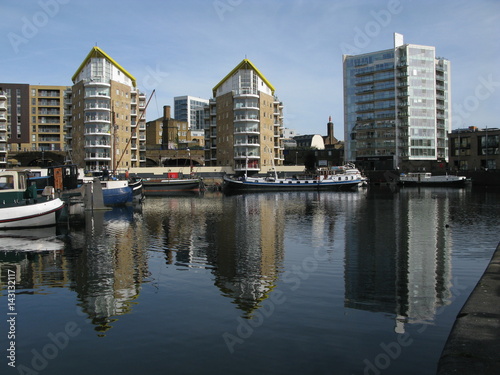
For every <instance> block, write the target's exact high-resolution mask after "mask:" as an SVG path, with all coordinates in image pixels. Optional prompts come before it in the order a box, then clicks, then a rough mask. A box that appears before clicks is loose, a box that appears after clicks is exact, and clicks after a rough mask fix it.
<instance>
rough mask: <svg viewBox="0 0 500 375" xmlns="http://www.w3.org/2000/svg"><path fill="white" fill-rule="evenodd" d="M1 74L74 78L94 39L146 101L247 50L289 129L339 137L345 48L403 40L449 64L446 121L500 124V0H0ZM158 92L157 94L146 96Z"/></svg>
mask: <svg viewBox="0 0 500 375" xmlns="http://www.w3.org/2000/svg"><path fill="white" fill-rule="evenodd" d="M0 25H1V28H0V51H1V52H0V82H7V83H29V84H32V85H67V86H71V85H72V82H71V77H72V76H73V74H74V73H75V72H76V70H77V69H78V67H79V66H80V64H81V63H82V61H83V60H84V59H85V57H86V56H87V54H88V53H89V51H90V50H91V49H92V48H93V47H94V46H96V45H97V46H99V47H100V48H101V49H103V50H104V51H105V52H106V53H107V54H108V55H110V56H111V57H112V58H113V59H114V60H115V61H117V62H118V63H119V64H120V65H121V66H122V67H123V68H124V69H126V70H127V71H128V72H129V73H131V74H132V75H134V76H135V77H136V79H137V84H138V87H139V89H140V90H141V91H143V92H145V94H146V95H147V98H148V99H149V98H151V101H150V104H149V105H148V108H147V116H146V118H147V120H148V121H149V120H153V119H156V118H159V117H161V115H162V108H163V106H164V105H170V106H172V107H173V98H174V97H176V96H183V95H192V96H197V97H201V98H205V99H209V98H210V97H211V96H212V88H213V87H214V86H215V85H217V84H218V83H219V82H220V81H221V80H222V79H223V78H224V77H225V76H226V75H227V74H228V73H229V72H230V71H231V70H232V69H233V68H234V67H235V66H236V65H238V64H239V63H240V62H241V61H242V60H243V59H245V58H248V59H249V60H250V61H252V63H253V64H254V65H255V66H256V67H257V68H258V69H259V70H260V71H261V73H262V74H263V75H264V76H265V77H266V78H267V79H268V80H269V81H270V82H271V84H272V85H273V86H274V87H275V89H276V91H275V94H276V95H277V96H278V98H279V100H280V101H282V102H283V104H284V125H285V127H287V128H290V129H294V130H295V131H296V132H297V133H299V134H322V135H326V131H327V129H326V124H327V122H328V118H329V116H331V117H332V121H333V122H334V124H335V127H334V132H335V136H336V137H337V138H338V139H340V140H343V139H344V115H343V72H342V55H343V54H354V55H355V54H362V53H369V52H373V51H378V50H384V49H390V48H392V47H393V35H394V33H400V34H403V35H404V42H405V43H409V44H418V45H428V46H435V47H436V55H437V56H439V57H444V58H446V59H448V60H450V61H451V67H452V71H451V72H452V73H451V80H452V87H451V95H452V113H453V128H454V129H457V128H464V127H468V126H477V127H479V128H485V127H488V128H494V127H500V120H499V116H498V115H499V113H500V111H499V107H500V69H499V68H500V40H499V35H500V0H474V1H470V0H442V1H431V0H414V1H411V0H383V1H382V0H380V1H379V0H338V1H337V0H141V1H132V0H120V1H108V0H85V1H83V0H80V1H79V0H0ZM153 90H154V95H151V94H152V92H153Z"/></svg>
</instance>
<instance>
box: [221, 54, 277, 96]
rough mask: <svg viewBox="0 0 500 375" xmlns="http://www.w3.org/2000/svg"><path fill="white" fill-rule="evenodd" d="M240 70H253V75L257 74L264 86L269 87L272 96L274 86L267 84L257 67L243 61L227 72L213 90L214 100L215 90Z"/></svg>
mask: <svg viewBox="0 0 500 375" xmlns="http://www.w3.org/2000/svg"><path fill="white" fill-rule="evenodd" d="M240 69H253V70H254V71H255V73H257V75H258V76H259V77H260V78H261V79H262V80H263V81H264V82H265V83H266V85H268V86H269V88H270V89H271V91H272V93H273V95H274V86H273V85H271V82H269V81H268V80H267V78H266V77H264V75H263V74H262V73H261V72H260V71H259V69H257V67H256V66H255V65H254V64H253V63H252V62H251V61H250V60H248V59H243V61H242V62H240V63H239V64H238V65H236V67H235V68H234V69H233V70H231V72H229V74H228V75H227V76H225V77H224V78H223V79H222V81H220V82H219V83H218V84H217V85H216V86H215V87H214V88H213V89H212V91H213V95H214V98H215V95H216V92H217V89H218V88H219V87H220V86H221V85H222V84H223V83H224V82H225V81H226V80H227V79H228V78H229V77H231V76H232V75H233V74H234V73H236V72H237V71H238V70H240Z"/></svg>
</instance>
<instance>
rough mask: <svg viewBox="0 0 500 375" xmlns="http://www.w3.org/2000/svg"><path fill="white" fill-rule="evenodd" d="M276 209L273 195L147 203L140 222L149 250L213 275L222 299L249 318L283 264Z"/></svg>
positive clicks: (172, 262) (178, 264)
mask: <svg viewBox="0 0 500 375" xmlns="http://www.w3.org/2000/svg"><path fill="white" fill-rule="evenodd" d="M221 198H222V197H221ZM281 207H282V205H281V204H279V202H278V201H277V199H276V196H274V195H268V196H266V195H241V196H233V197H229V198H224V199H207V200H203V199H201V200H197V201H196V202H194V201H193V200H192V199H183V198H176V197H172V198H168V199H161V198H159V199H148V200H146V202H145V209H144V212H145V215H144V221H145V223H146V226H147V227H148V230H149V237H150V241H151V242H150V244H149V246H150V248H151V249H161V251H164V252H165V259H166V263H167V264H168V265H172V266H176V267H178V268H181V267H186V268H207V269H212V270H213V271H212V272H213V275H214V278H215V280H214V283H215V285H216V286H217V287H218V288H219V289H220V290H221V292H222V294H223V295H224V296H226V297H228V298H231V299H232V300H233V302H234V304H235V305H236V306H237V307H238V308H239V309H241V310H242V311H243V312H244V316H245V317H251V315H252V312H253V311H254V310H255V309H257V308H258V307H259V303H260V302H262V301H263V300H264V299H266V298H268V295H269V293H270V291H271V290H272V289H273V288H274V286H275V282H276V279H277V277H278V270H279V268H280V264H281V262H282V259H283V235H284V230H283V227H282V226H283V220H281V218H282V217H283V212H281V211H282V208H281Z"/></svg>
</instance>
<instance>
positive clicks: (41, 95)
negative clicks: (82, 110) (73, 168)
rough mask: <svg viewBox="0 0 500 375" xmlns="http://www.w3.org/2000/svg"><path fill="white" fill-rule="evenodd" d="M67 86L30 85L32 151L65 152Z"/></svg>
mask: <svg viewBox="0 0 500 375" xmlns="http://www.w3.org/2000/svg"><path fill="white" fill-rule="evenodd" d="M67 89H68V87H67V86H32V85H30V100H31V103H30V108H31V121H30V125H31V128H30V135H29V137H30V145H31V147H30V149H31V150H38V151H40V150H45V151H47V150H50V151H63V150H64V132H65V126H64V125H65V118H66V116H65V109H66V105H67V103H66V98H65V95H66V91H67Z"/></svg>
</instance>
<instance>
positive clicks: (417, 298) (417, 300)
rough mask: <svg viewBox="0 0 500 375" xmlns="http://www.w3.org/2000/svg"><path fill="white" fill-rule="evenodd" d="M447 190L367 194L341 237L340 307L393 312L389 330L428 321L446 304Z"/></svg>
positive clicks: (451, 200) (457, 195)
mask: <svg viewBox="0 0 500 375" xmlns="http://www.w3.org/2000/svg"><path fill="white" fill-rule="evenodd" d="M461 198H464V196H463V191H461V190H453V189H451V190H450V189H441V190H439V189H418V188H415V189H408V188H407V189H401V190H400V191H399V192H397V193H392V192H390V191H375V192H374V193H373V194H372V195H369V199H368V200H367V205H366V212H365V215H364V219H362V220H363V222H362V223H361V225H356V226H353V227H352V230H350V231H349V232H348V233H346V238H349V242H348V245H347V246H346V269H345V279H346V288H345V304H346V306H347V307H351V308H356V309H361V310H368V311H375V312H385V313H390V314H393V315H394V316H395V318H396V320H395V330H396V332H398V333H402V332H404V329H405V328H404V324H405V323H407V322H409V323H429V322H432V321H433V320H434V318H435V316H436V311H437V309H438V308H439V307H440V306H444V305H447V304H449V303H450V301H451V287H452V283H451V249H452V236H451V228H450V220H451V218H450V208H451V205H453V204H456V203H457V202H456V201H457V200H460V199H461Z"/></svg>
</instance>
